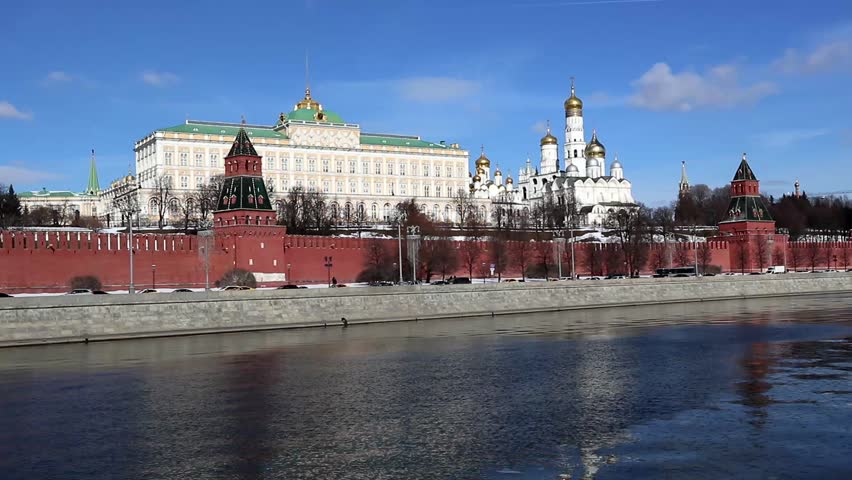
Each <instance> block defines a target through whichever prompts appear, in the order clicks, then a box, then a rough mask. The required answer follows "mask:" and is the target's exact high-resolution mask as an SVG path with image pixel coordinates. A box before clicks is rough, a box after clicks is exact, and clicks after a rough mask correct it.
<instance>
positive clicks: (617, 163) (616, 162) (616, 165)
mask: <svg viewBox="0 0 852 480" xmlns="http://www.w3.org/2000/svg"><path fill="white" fill-rule="evenodd" d="M609 168H621V162H619V161H618V157H616V158H615V160H613V162H612V165H610V166H609Z"/></svg>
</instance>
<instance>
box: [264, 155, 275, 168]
mask: <svg viewBox="0 0 852 480" xmlns="http://www.w3.org/2000/svg"><path fill="white" fill-rule="evenodd" d="M264 160H266V167H265V168H266V169H267V170H274V169H275V159H274V158H272V157H266V158H265V159H264Z"/></svg>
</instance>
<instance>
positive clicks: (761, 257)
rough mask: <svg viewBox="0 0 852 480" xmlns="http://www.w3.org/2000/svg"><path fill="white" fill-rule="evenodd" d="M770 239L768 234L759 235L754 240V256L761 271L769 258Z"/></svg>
mask: <svg viewBox="0 0 852 480" xmlns="http://www.w3.org/2000/svg"><path fill="white" fill-rule="evenodd" d="M769 251H770V250H769V239H768V238H766V235H761V236H759V237H758V238H757V239H756V240H755V242H754V256H755V261H756V262H757V268H758V270H759V271H761V272H762V271H763V269H764V268H765V267H766V263H767V261H768V259H769Z"/></svg>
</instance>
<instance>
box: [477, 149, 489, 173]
mask: <svg viewBox="0 0 852 480" xmlns="http://www.w3.org/2000/svg"><path fill="white" fill-rule="evenodd" d="M480 168H483V169H485V168H491V160H488V157H486V156H485V147H482V151H481V152H480V154H479V158H477V159H476V169H477V170H479V169H480Z"/></svg>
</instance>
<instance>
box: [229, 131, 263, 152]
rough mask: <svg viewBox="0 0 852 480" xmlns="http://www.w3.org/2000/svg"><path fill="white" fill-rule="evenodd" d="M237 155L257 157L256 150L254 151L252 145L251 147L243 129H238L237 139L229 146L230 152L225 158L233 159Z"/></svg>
mask: <svg viewBox="0 0 852 480" xmlns="http://www.w3.org/2000/svg"><path fill="white" fill-rule="evenodd" d="M239 155H251V156H253V157H257V156H258V155H257V150H255V149H254V145H252V143H251V140H250V139H249V137H248V134H247V133H246V130H245V128H242V127H240V129H239V130H238V131H237V137H236V138H234V143H233V144H232V145H231V150H230V151H229V152H228V155H226V157H225V158H227V157H234V156H239Z"/></svg>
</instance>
